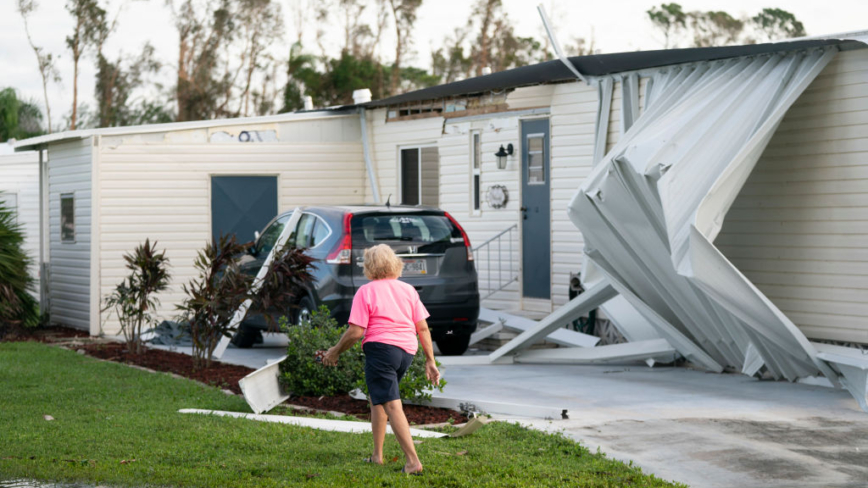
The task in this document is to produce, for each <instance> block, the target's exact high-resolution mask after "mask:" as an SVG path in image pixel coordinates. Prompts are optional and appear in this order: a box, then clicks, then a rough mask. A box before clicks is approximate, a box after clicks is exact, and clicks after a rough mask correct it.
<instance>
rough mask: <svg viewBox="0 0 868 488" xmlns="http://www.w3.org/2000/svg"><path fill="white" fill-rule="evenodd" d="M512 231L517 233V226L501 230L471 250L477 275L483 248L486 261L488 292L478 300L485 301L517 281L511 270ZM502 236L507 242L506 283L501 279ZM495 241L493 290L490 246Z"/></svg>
mask: <svg viewBox="0 0 868 488" xmlns="http://www.w3.org/2000/svg"><path fill="white" fill-rule="evenodd" d="M513 231H516V233H517V232H518V224H513V225H511V226H510V227H508V228H507V229H505V230H503V231H502V232H499V233H497V234H496V235H495V236H494V237H492V238H491V239H488V240H487V241H485V242H483V243H482V244H480V245H478V246H476V247H475V248H473V255H474V256H476V260H474V263H475V264H476V271H477V273H478V272H479V258H480V257H481V255H482V253H480V252H479V251H480V250H481V249H482V248H485V251H486V260H487V261H488V266H487V268H486V269H487V271H488V287H487V288H486V289H487V291H488V294H487V295H485V296H481V297H480V300H485V299H486V298H488V297H490V296H491V295H494V294H495V293H497V292H499V291H500V290H503V289H504V288H506V287H507V286H509V284H510V283H512V282H514V281H516V282H517V281H518V273H516V272H515V271H514V270H513V262H512V232H513ZM504 235H506V236H507V241H508V244H509V255H508V259H507V261H509V274H508V275H507V280H506V281H504V279H503V236H504ZM495 241H497V283H496V286H497V288H496V289H494V287H493V286H492V284H491V278H492V272H491V263H492V261H491V248H492V244H493V243H494V242H495Z"/></svg>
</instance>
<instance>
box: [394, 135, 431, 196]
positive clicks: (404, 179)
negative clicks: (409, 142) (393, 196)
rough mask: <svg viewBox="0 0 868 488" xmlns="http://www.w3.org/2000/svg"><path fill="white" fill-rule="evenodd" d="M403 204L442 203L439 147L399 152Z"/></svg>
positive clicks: (416, 148) (422, 147) (420, 147)
mask: <svg viewBox="0 0 868 488" xmlns="http://www.w3.org/2000/svg"><path fill="white" fill-rule="evenodd" d="M399 158H400V170H401V179H400V185H401V186H400V188H399V192H400V194H401V204H403V205H430V206H432V207H436V206H438V205H439V203H440V156H439V154H438V152H437V146H417V147H404V148H401V150H400V151H399Z"/></svg>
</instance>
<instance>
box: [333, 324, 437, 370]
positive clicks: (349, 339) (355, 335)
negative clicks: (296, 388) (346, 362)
mask: <svg viewBox="0 0 868 488" xmlns="http://www.w3.org/2000/svg"><path fill="white" fill-rule="evenodd" d="M364 335H365V329H363V328H361V327H359V326H358V325H353V324H350V326H349V328H347V330H346V332H344V335H342V336H341V340H339V341H338V343H337V344H336V345H335V346H334V347H331V348H329V350H328V351H326V353H325V355H324V356H323V358H322V363H323V365H325V366H337V365H338V357H340V355H341V354H343V353H344V352H346V350H347V349H349V348H351V347H353V344H355V343H356V342H359V339H361V338H362V337H364ZM432 357H433V356H432Z"/></svg>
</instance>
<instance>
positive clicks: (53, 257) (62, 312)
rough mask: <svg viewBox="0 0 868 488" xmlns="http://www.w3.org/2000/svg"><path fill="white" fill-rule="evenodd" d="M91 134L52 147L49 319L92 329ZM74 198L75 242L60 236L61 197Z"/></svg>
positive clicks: (49, 199) (49, 164)
mask: <svg viewBox="0 0 868 488" xmlns="http://www.w3.org/2000/svg"><path fill="white" fill-rule="evenodd" d="M91 143H92V138H90V137H87V138H84V139H80V140H74V141H69V142H62V143H57V144H52V145H51V146H50V147H49V149H48V151H47V152H48V181H49V185H48V220H49V222H48V231H49V247H50V250H49V256H50V268H49V285H48V288H49V293H50V298H49V303H50V307H51V311H50V313H51V320H52V322H58V323H61V324H63V325H67V326H71V327H75V328H78V329H83V330H88V331H89V330H90V307H91V304H90V278H91V276H90V262H91V249H90V243H91V186H92V185H91V164H92V154H93V153H92V148H91ZM67 194H72V195H74V200H75V207H74V212H75V242H61V238H60V237H61V230H60V197H61V195H67Z"/></svg>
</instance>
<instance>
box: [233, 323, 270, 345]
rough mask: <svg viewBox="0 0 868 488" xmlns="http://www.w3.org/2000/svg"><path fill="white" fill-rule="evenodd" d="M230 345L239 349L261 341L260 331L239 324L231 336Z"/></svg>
mask: <svg viewBox="0 0 868 488" xmlns="http://www.w3.org/2000/svg"><path fill="white" fill-rule="evenodd" d="M230 342H231V343H232V345H234V346H235V347H237V348H240V349H250V348H251V347H253V345H254V344H256V343H260V342H262V331H260V330H259V329H257V328H255V327H249V326H247V325H244V324H241V325H239V326H238V332H236V333H235V335H234V336H232V340H231V341H230Z"/></svg>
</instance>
